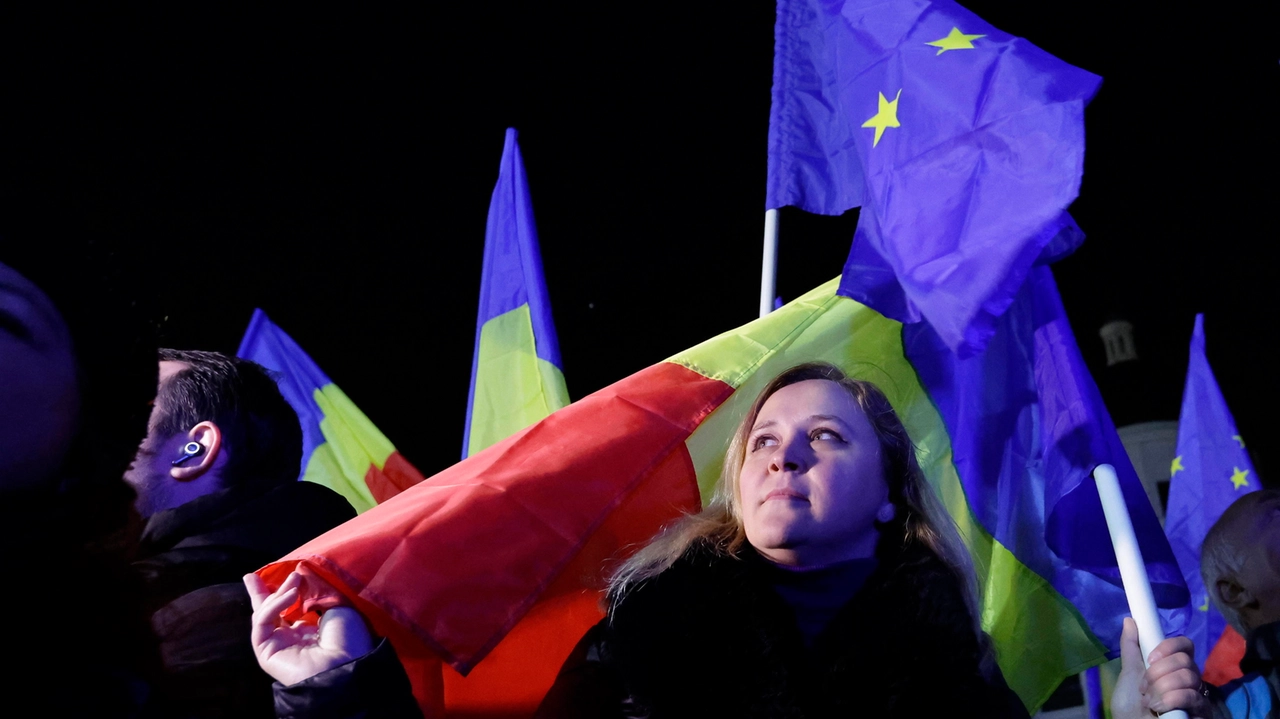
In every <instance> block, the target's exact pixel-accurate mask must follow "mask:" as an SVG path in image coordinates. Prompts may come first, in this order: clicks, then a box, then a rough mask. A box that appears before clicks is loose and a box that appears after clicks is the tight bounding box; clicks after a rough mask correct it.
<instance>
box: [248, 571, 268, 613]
mask: <svg viewBox="0 0 1280 719" xmlns="http://www.w3.org/2000/svg"><path fill="white" fill-rule="evenodd" d="M244 588H245V589H247V590H248V591H249V605H250V606H252V607H253V611H255V612H256V611H258V607H260V606H262V600H264V599H266V598H267V597H268V596H270V595H271V590H270V589H268V588H267V583H266V582H264V581H262V577H259V576H258V575H257V574H255V573H250V574H246V575H244Z"/></svg>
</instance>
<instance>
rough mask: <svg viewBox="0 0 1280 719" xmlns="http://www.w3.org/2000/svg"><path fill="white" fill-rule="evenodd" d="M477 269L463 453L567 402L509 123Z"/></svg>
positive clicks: (464, 455) (480, 447)
mask: <svg viewBox="0 0 1280 719" xmlns="http://www.w3.org/2000/svg"><path fill="white" fill-rule="evenodd" d="M481 273H482V274H481V277H480V310H479V313H478V316H477V318H476V345H475V354H473V355H472V361H471V390H470V393H469V394H468V396H467V425H466V430H465V433H464V436H463V440H462V458H463V459H466V458H467V457H469V456H471V455H473V454H475V453H477V452H479V451H481V450H483V449H485V448H486V447H489V446H490V445H493V444H496V443H497V442H500V441H502V440H503V439H506V438H507V437H509V436H511V435H512V434H515V433H516V432H518V431H520V430H522V429H524V428H525V427H528V426H529V425H531V424H533V423H535V422H537V421H538V420H540V419H543V418H544V417H546V416H547V415H549V414H551V413H552V412H554V411H556V410H557V409H560V408H561V407H563V406H565V405H567V404H568V403H569V393H568V391H567V390H566V389H565V383H564V370H563V368H562V366H561V363H560V346H559V343H558V342H557V341H556V328H555V324H554V323H553V322H552V319H551V301H550V300H549V299H548V298H547V287H546V283H545V282H544V281H543V279H542V256H541V254H540V253H539V252H538V233H537V231H536V230H535V228H534V224H533V202H532V201H531V200H530V199H529V183H528V180H527V179H526V178H525V172H524V161H523V159H521V157H520V146H519V145H517V144H516V131H515V129H514V128H508V129H507V137H506V142H505V144H504V145H503V148H502V164H501V166H500V169H499V171H498V183H497V185H496V186H495V187H494V188H493V198H492V200H491V201H490V203H489V222H488V225H487V226H486V227H485V237H484V268H483V269H482V270H481Z"/></svg>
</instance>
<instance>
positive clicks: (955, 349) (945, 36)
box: [766, 0, 1188, 708]
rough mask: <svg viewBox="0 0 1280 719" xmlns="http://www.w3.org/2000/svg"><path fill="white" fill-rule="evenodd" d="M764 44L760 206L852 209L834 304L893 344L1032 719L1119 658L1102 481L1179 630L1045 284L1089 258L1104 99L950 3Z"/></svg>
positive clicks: (1079, 361) (844, 14)
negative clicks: (1097, 128)
mask: <svg viewBox="0 0 1280 719" xmlns="http://www.w3.org/2000/svg"><path fill="white" fill-rule="evenodd" d="M775 39H776V45H775V57H774V83H773V107H772V113H771V116H770V127H769V177H768V182H769V184H768V188H767V200H766V202H767V203H768V206H769V207H778V206H782V205H795V206H798V207H801V208H803V209H805V210H808V211H810V212H818V213H823V214H838V213H840V212H843V211H844V210H846V209H848V208H850V207H853V206H858V205H860V206H861V207H862V209H861V212H860V214H859V218H858V228H857V231H856V233H855V236H854V240H853V244H852V247H851V250H850V254H849V259H848V261H847V263H846V264H845V268H844V272H843V275H842V277H841V281H840V287H839V294H840V295H842V296H844V297H848V298H851V299H854V300H856V301H858V302H860V303H862V304H864V305H866V306H867V307H869V308H870V309H873V310H875V311H876V312H878V313H879V314H880V315H881V316H883V317H885V318H889V319H893V320H897V321H900V322H902V323H904V324H903V325H902V327H901V331H900V332H901V343H902V348H903V353H904V356H905V358H906V359H907V361H908V362H909V363H910V365H911V367H912V369H913V371H914V372H915V377H916V378H917V380H918V382H919V383H920V385H921V387H922V388H923V391H924V392H925V393H927V395H928V397H929V398H930V402H931V403H932V405H933V406H934V407H935V408H936V410H937V412H938V414H939V416H940V418H941V421H942V424H943V425H944V427H945V435H946V440H947V441H946V444H945V445H944V447H945V456H943V457H942V458H941V459H940V460H939V461H940V462H941V463H942V464H943V465H944V467H945V468H947V469H948V470H949V471H953V472H954V473H955V475H956V477H957V482H956V484H954V485H951V489H950V490H948V489H946V488H944V487H943V486H941V485H935V486H937V487H938V488H939V490H940V492H941V493H942V496H943V498H944V499H946V500H947V502H948V506H949V507H952V508H953V516H954V517H955V519H956V520H957V522H958V523H959V524H960V525H961V527H962V528H963V529H965V533H966V537H967V540H968V542H969V546H970V550H971V551H972V553H973V555H974V560H975V564H976V565H977V567H978V568H979V574H980V577H981V580H982V582H983V589H984V595H985V602H986V605H985V609H984V614H983V626H984V628H985V629H986V630H987V632H988V633H990V634H991V636H992V637H993V639H994V640H995V643H996V647H997V650H998V653H999V656H1000V665H1001V668H1002V669H1003V670H1004V673H1005V675H1006V678H1007V679H1008V681H1009V684H1010V686H1012V687H1013V688H1014V689H1015V690H1016V691H1017V692H1018V693H1019V694H1020V695H1021V696H1022V698H1023V699H1024V701H1025V702H1026V704H1027V706H1028V707H1030V708H1034V707H1036V706H1038V705H1039V704H1040V703H1041V702H1042V701H1043V700H1044V699H1045V698H1046V697H1047V696H1048V694H1049V692H1051V691H1052V690H1053V689H1054V688H1055V687H1056V686H1057V685H1058V683H1059V682H1060V681H1061V680H1062V678H1063V677H1065V676H1067V675H1070V674H1074V673H1077V672H1079V671H1081V670H1082V669H1084V668H1086V667H1088V666H1090V665H1093V664H1097V663H1100V662H1101V661H1103V660H1104V659H1105V658H1106V657H1108V656H1115V655H1116V653H1117V651H1118V643H1119V635H1120V627H1121V620H1122V618H1123V617H1124V616H1125V615H1126V614H1128V604H1127V601H1126V599H1125V595H1124V591H1123V589H1122V588H1121V582H1120V577H1119V571H1118V569H1117V567H1116V560H1115V554H1114V552H1113V550H1112V547H1111V543H1110V541H1109V533H1108V531H1107V526H1106V521H1105V518H1104V516H1103V514H1102V508H1101V504H1100V502H1099V499H1098V495H1097V491H1096V488H1095V486H1094V484H1093V482H1092V480H1091V477H1090V474H1091V471H1092V469H1093V467H1094V466H1096V465H1097V464H1100V463H1104V462H1105V463H1109V464H1112V465H1114V466H1115V467H1116V470H1117V472H1118V474H1119V477H1120V483H1121V487H1122V490H1123V491H1124V494H1125V497H1126V499H1127V500H1128V504H1129V508H1130V514H1131V516H1132V519H1133V524H1134V529H1135V531H1136V533H1137V535H1138V540H1139V543H1140V545H1141V548H1142V553H1143V557H1144V558H1145V560H1146V563H1147V571H1148V574H1149V575H1150V579H1151V583H1152V588H1153V591H1154V593H1155V597H1156V600H1157V603H1158V604H1159V606H1160V607H1161V608H1162V609H1163V610H1164V613H1163V618H1164V619H1165V620H1166V623H1167V628H1168V629H1170V630H1177V629H1179V628H1180V627H1181V624H1182V623H1183V622H1184V621H1185V614H1186V613H1187V611H1188V608H1187V603H1188V602H1187V590H1186V586H1185V584H1184V583H1183V580H1182V576H1181V572H1180V570H1179V568H1178V565H1177V562H1176V561H1175V559H1174V557H1173V552H1172V550H1171V549H1170V547H1169V544H1168V542H1167V540H1166V539H1165V536H1164V533H1163V532H1162V530H1161V527H1160V524H1159V521H1158V520H1157V518H1156V515H1155V513H1154V511H1153V510H1152V507H1151V505H1150V503H1149V502H1148V501H1147V500H1146V495H1145V493H1144V491H1143V489H1142V485H1141V483H1140V482H1139V480H1138V477H1137V474H1136V473H1135V472H1134V470H1133V467H1132V465H1131V464H1130V462H1129V461H1128V458H1127V456H1126V455H1125V452H1124V448H1123V445H1122V444H1121V443H1120V439H1119V437H1118V435H1117V434H1116V430H1115V427H1114V425H1113V424H1112V421H1111V418H1110V417H1109V415H1108V414H1107V410H1106V407H1105V406H1104V405H1103V402H1102V398H1101V396H1100V394H1099V393H1098V390H1097V387H1096V386H1095V384H1094V382H1093V378H1092V377H1091V376H1090V375H1089V372H1088V370H1087V368H1086V367H1085V364H1084V360H1083V358H1082V357H1081V355H1080V350H1079V348H1078V347H1077V345H1076V342H1075V338H1074V336H1073V335H1072V332H1071V329H1070V323H1069V322H1068V320H1067V316H1066V312H1065V309H1064V307H1063V305H1062V299H1061V297H1060V296H1059V294H1058V290H1057V287H1056V284H1055V282H1054V279H1053V274H1052V272H1051V270H1050V269H1049V267H1048V266H1047V265H1048V263H1050V262H1052V261H1053V260H1055V259H1057V258H1059V257H1062V256H1063V255H1065V254H1067V253H1069V252H1070V251H1072V250H1073V249H1074V248H1075V247H1076V246H1077V245H1078V244H1079V243H1080V242H1082V241H1083V239H1084V235H1083V233H1082V232H1081V231H1080V229H1079V228H1078V227H1077V226H1076V224H1075V222H1074V221H1073V220H1072V219H1071V217H1070V215H1069V214H1067V212H1066V209H1067V207H1068V205H1069V204H1070V203H1071V201H1072V200H1073V199H1075V197H1076V195H1077V192H1078V190H1079V187H1080V179H1081V174H1082V171H1083V160H1084V106H1085V104H1086V103H1087V102H1088V100H1089V99H1090V98H1091V97H1092V95H1093V94H1094V92H1095V91H1096V90H1097V88H1098V85H1099V83H1100V82H1101V78H1099V77H1098V76H1097V75H1094V74H1092V73H1090V72H1087V71H1085V70H1081V69H1079V68H1076V67H1073V66H1071V65H1070V64H1068V63H1066V62H1064V61H1062V60H1060V59H1058V58H1056V57H1054V56H1052V55H1050V54H1049V53H1047V52H1045V51H1044V50H1041V49H1040V48H1037V47H1036V46H1035V45H1033V44H1031V43H1030V42H1028V41H1027V40H1026V39H1023V38H1019V37H1015V36H1013V35H1010V34H1008V33H1005V32H1002V31H1001V30H999V29H998V28H995V27H993V26H992V25H990V24H989V23H987V22H986V21H984V20H983V19H982V18H980V17H978V16H977V15H974V14H973V13H971V12H969V11H968V10H966V9H965V8H963V7H961V6H960V5H958V4H956V3H955V2H952V1H951V0H919V1H918V2H883V1H882V0H835V1H834V2H832V1H827V0H779V2H778V16H777V25H776V26H775ZM912 436H913V438H914V439H916V442H917V444H919V445H921V446H922V447H926V448H932V447H931V443H930V441H929V438H923V437H916V435H915V434H913V435H912ZM947 491H953V492H957V495H956V496H948V495H947V494H946V492H947ZM961 499H963V503H961V502H960V501H959V500H961Z"/></svg>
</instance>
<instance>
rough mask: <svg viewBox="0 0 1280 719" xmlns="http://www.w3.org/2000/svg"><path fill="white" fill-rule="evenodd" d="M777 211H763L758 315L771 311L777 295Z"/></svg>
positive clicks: (762, 315)
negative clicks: (762, 249) (762, 260)
mask: <svg viewBox="0 0 1280 719" xmlns="http://www.w3.org/2000/svg"><path fill="white" fill-rule="evenodd" d="M777 286H778V211H777V210H765V211H764V263H763V265H762V266H761V268H760V316H761V317H764V316H765V315H767V314H769V313H770V312H772V311H773V298H774V297H777V296H778V293H777Z"/></svg>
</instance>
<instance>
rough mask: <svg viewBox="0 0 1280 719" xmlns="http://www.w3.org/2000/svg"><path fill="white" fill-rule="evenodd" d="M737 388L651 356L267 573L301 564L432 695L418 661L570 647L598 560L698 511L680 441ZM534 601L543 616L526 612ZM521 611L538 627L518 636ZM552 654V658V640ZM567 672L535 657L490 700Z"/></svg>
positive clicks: (453, 688) (583, 621) (592, 611)
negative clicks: (412, 667)
mask: <svg viewBox="0 0 1280 719" xmlns="http://www.w3.org/2000/svg"><path fill="white" fill-rule="evenodd" d="M732 393H733V388H732V387H730V386H729V385H727V384H725V383H723V382H720V381H718V380H713V379H709V378H707V377H704V376H702V375H700V374H698V373H697V372H694V371H692V370H690V369H687V368H685V367H682V366H680V365H676V364H671V363H665V362H664V363H661V364H658V365H654V366H653V367H650V368H648V369H645V370H643V371H641V372H638V373H636V374H634V375H631V376H630V377H627V378H626V379H624V380H622V381H620V382H617V383H615V384H613V385H611V386H609V387H606V388H605V389H602V390H600V391H599V392H596V393H595V394H592V395H591V396H589V397H586V398H584V399H582V400H580V401H578V402H575V403H574V404H572V405H570V406H568V407H566V408H564V409H562V410H560V411H558V412H556V413H555V414H553V415H551V416H550V417H548V418H547V419H545V420H543V421H542V422H540V423H538V424H536V425H534V426H532V427H530V428H528V429H526V430H524V431H522V432H520V433H518V434H516V435H514V436H512V437H510V438H508V439H507V440H504V441H503V442H501V443H499V444H497V445H495V446H493V447H491V448H489V449H488V450H486V451H484V452H482V453H480V454H478V455H475V456H474V457H472V458H470V459H468V460H466V461H464V462H461V463H459V464H456V465H454V466H453V467H450V468H449V469H446V470H445V471H443V472H441V473H439V474H437V475H435V476H433V477H430V478H427V479H425V480H423V481H422V482H420V483H418V484H417V485H415V486H413V487H410V488H409V489H408V490H406V491H404V492H403V493H401V494H399V495H398V496H396V497H393V498H392V499H390V500H388V501H387V502H385V503H384V504H380V505H378V506H377V507H375V508H373V509H371V510H369V511H367V512H365V513H364V514H362V515H360V516H359V517H357V518H356V519H354V520H351V521H350V522H347V523H346V524H343V525H342V526H340V527H337V528H335V529H334V530H332V531H330V532H328V533H326V534H324V535H321V536H320V537H318V538H316V539H315V540H313V541H311V542H309V543H308V544H306V545H304V546H303V547H300V548H299V549H297V550H295V551H294V552H292V553H290V555H289V556H288V557H286V558H284V559H283V560H281V561H280V562H277V563H274V564H272V565H269V566H268V567H266V568H264V569H263V570H262V572H261V573H262V575H263V577H264V578H265V579H266V580H267V582H268V583H269V584H271V585H273V586H276V585H278V584H279V583H280V582H281V581H283V580H284V578H285V576H286V575H287V574H288V572H289V571H290V570H291V569H293V567H294V566H295V565H297V564H298V563H299V562H304V563H306V564H307V565H308V567H309V568H310V569H312V570H314V571H315V572H316V573H317V574H319V575H320V576H321V577H322V578H324V579H325V580H327V581H329V582H331V583H333V584H334V586H335V587H336V588H337V589H338V591H339V592H340V593H341V594H343V595H346V596H347V597H351V598H353V599H354V601H355V603H356V605H357V607H358V608H360V609H361V611H363V612H365V613H366V615H367V616H368V617H369V618H370V620H371V621H372V623H373V625H374V627H375V629H376V630H377V631H378V632H380V633H382V634H384V635H385V636H388V637H390V638H391V640H392V642H393V643H394V644H395V645H396V649H397V652H399V653H400V654H401V656H402V658H406V660H407V661H408V663H425V664H423V665H422V666H420V667H419V670H418V671H413V672H411V677H412V678H413V679H414V681H415V682H416V683H417V686H415V689H416V693H417V694H418V696H419V698H420V699H422V700H426V699H428V698H429V697H428V696H427V695H434V696H435V697H438V696H439V694H438V692H439V691H440V686H441V685H440V683H439V682H440V681H441V680H440V677H439V673H436V675H435V676H434V677H430V676H421V675H423V674H430V673H431V672H429V671H423V670H425V669H427V667H426V665H427V664H430V661H431V660H430V656H431V655H434V656H436V657H439V658H440V659H443V660H444V661H445V662H447V663H448V664H450V665H452V667H453V668H454V669H456V670H457V671H458V672H459V673H461V674H466V673H468V672H469V671H470V670H471V668H472V667H474V666H475V665H476V663H477V662H479V661H480V660H481V659H483V658H485V657H486V655H488V654H489V653H490V652H491V651H494V650H495V649H496V648H498V647H501V651H500V652H499V653H498V654H496V655H495V656H494V659H495V662H494V664H495V670H496V669H497V668H498V665H500V664H505V665H510V666H516V665H518V664H519V662H521V661H525V660H524V659H522V657H525V656H526V655H527V652H528V650H530V649H532V648H533V647H534V646H536V644H537V642H539V641H542V640H545V639H546V638H547V637H549V636H552V635H555V634H556V632H559V638H558V642H559V644H558V645H557V655H558V656H562V657H563V656H565V655H567V654H568V652H569V650H570V649H571V648H572V646H573V644H574V643H576V641H577V639H578V637H580V636H581V633H582V630H585V629H586V628H587V627H588V626H590V623H591V622H593V621H595V619H594V618H596V617H598V616H599V614H598V609H597V608H596V602H597V601H598V596H599V595H598V592H599V590H600V589H601V587H600V586H599V577H600V572H599V567H600V566H601V564H602V563H603V562H604V561H605V560H606V559H608V558H610V557H615V556H617V555H618V554H619V553H620V552H621V551H622V550H624V549H627V548H631V549H634V548H635V546H637V545H639V544H641V543H643V542H644V541H646V540H647V539H649V538H650V537H651V536H652V535H653V534H654V532H655V531H656V530H657V529H658V528H659V527H660V526H661V525H662V524H664V523H666V522H667V521H670V520H671V519H672V518H674V517H675V516H678V514H679V513H680V512H684V511H695V510H696V509H698V506H699V499H698V488H697V479H696V475H695V472H694V469H693V465H692V463H691V461H690V460H689V456H688V452H687V450H686V449H685V445H684V441H685V439H687V438H688V436H689V435H690V434H691V433H692V432H693V430H694V429H695V428H696V427H697V426H698V425H699V424H700V423H701V422H702V420H703V419H704V418H705V417H706V416H707V415H708V414H710V413H711V412H712V411H713V410H714V409H715V408H716V407H718V406H719V405H720V404H721V403H722V402H724V400H725V399H727V398H728V397H729V396H730V395H731V394H732ZM567 482H572V483H576V486H574V488H573V491H568V492H567V491H565V483H567ZM624 505H625V507H626V511H623V512H618V511H616V510H618V509H619V508H620V507H623V506H624ZM406 578H413V580H412V581H406ZM312 599H315V598H314V597H313V598H312ZM539 602H546V603H547V606H546V608H545V611H543V609H539V610H538V611H535V612H532V613H530V612H531V610H532V609H534V607H535V605H536V604H538V603H539ZM526 614H529V615H530V619H531V623H530V627H529V628H527V630H526V628H524V627H521V628H519V629H517V630H515V631H513V627H516V625H517V623H518V622H521V620H522V619H524V618H525V616H526ZM557 617H560V618H563V619H564V622H567V624H564V623H561V622H560V620H559V619H557ZM534 620H536V621H534ZM539 626H542V627H544V629H541V630H540V629H539V628H538V627H539ZM557 627H558V629H557ZM546 628H550V630H547V629H546ZM504 637H506V639H505V640H504ZM410 644H416V646H411V645H410ZM541 656H542V657H543V659H542V660H541V661H542V662H543V663H544V664H545V663H546V659H545V657H546V656H547V654H546V653H545V647H543V648H542V653H541ZM557 668H558V667H556V666H543V667H540V670H539V671H533V672H531V673H529V674H528V675H527V676H525V677H524V678H523V679H520V680H519V681H515V682H514V683H513V686H512V687H511V690H510V691H507V692H506V693H505V694H503V695H502V696H500V697H494V698H495V700H499V699H500V700H501V701H503V702H508V701H516V700H517V699H519V698H520V697H526V698H527V697H531V696H536V697H538V698H540V697H541V695H542V694H541V693H539V692H537V691H536V690H537V689H538V687H541V692H545V690H546V688H547V687H548V686H550V679H551V678H554V673H555V670H556V669H557ZM415 674H417V675H420V676H413V675H415ZM446 674H447V672H446ZM486 674H489V672H486ZM505 680H510V677H506V678H504V681H505ZM489 683H490V682H487V681H485V682H476V683H475V687H473V686H472V683H471V682H470V680H469V679H467V680H456V681H455V680H449V683H448V686H449V688H450V689H449V691H448V694H450V695H453V696H455V697H457V698H458V699H459V700H463V699H465V698H466V697H467V696H472V695H477V696H478V695H479V689H480V685H482V684H489ZM486 691H487V690H486ZM520 701H528V700H527V699H524V700H520ZM432 703H433V702H431V701H424V707H425V708H428V709H431V708H432V707H431V706H430V705H431V704H432ZM450 703H451V704H452V703H453V702H450ZM438 706H439V705H436V707H437V708H438ZM513 708H514V707H513Z"/></svg>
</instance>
